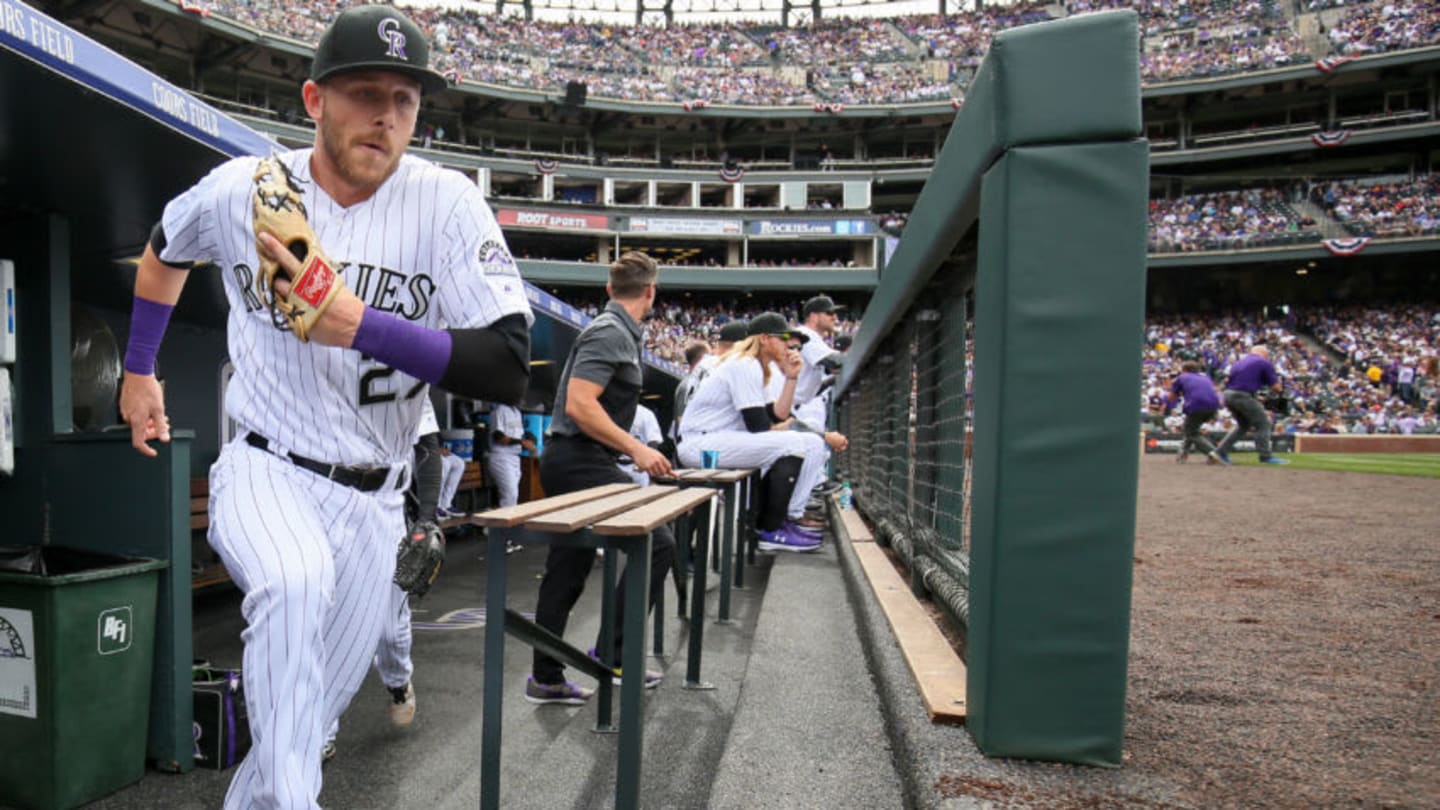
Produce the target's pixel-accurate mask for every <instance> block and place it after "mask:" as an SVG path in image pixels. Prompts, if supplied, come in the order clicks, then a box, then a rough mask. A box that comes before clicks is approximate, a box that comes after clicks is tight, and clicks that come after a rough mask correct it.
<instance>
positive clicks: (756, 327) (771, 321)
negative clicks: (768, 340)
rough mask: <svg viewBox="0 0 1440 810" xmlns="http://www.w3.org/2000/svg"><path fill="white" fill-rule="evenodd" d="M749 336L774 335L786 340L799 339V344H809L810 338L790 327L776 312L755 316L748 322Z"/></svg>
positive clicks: (783, 317)
mask: <svg viewBox="0 0 1440 810" xmlns="http://www.w3.org/2000/svg"><path fill="white" fill-rule="evenodd" d="M749 331H750V334H751V335H775V336H776V337H783V338H785V339H786V340H790V339H792V338H799V339H800V342H801V343H809V342H810V336H809V335H807V334H805V333H804V332H801V331H799V330H798V329H795V328H793V327H791V326H790V323H789V322H788V321H786V320H785V316H784V315H781V314H780V313H778V312H766V313H764V314H761V315H756V316H755V317H754V318H753V319H751V321H750V330H749Z"/></svg>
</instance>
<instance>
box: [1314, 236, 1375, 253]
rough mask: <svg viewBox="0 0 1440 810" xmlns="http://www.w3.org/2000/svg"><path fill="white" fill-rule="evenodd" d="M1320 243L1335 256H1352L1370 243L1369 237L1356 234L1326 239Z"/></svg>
mask: <svg viewBox="0 0 1440 810" xmlns="http://www.w3.org/2000/svg"><path fill="white" fill-rule="evenodd" d="M1320 244H1322V245H1324V246H1325V249H1326V250H1328V251H1330V253H1331V254H1332V255H1335V256H1354V255H1355V254H1356V253H1359V252H1360V251H1362V250H1364V249H1365V248H1366V246H1368V245H1369V244H1370V237H1368V236H1356V237H1352V238H1350V239H1326V240H1325V241H1324V242H1321V243H1320Z"/></svg>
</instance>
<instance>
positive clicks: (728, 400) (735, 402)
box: [680, 355, 770, 438]
mask: <svg viewBox="0 0 1440 810" xmlns="http://www.w3.org/2000/svg"><path fill="white" fill-rule="evenodd" d="M769 401H770V400H769V398H768V397H767V396H766V395H765V373H764V370H763V369H762V368H761V366H760V361H759V360H757V359H755V358H753V357H739V356H733V355H732V356H728V357H727V359H726V360H724V361H723V362H721V363H719V364H717V365H716V366H715V370H714V371H712V372H710V375H709V377H707V378H706V380H705V383H704V384H703V385H701V386H700V387H699V388H698V389H696V391H695V394H694V396H693V397H691V399H690V404H689V405H687V406H685V416H684V417H683V418H682V419H681V421H680V435H681V436H682V437H685V438H689V437H691V436H695V435H699V434H702V433H713V432H715V431H718V430H742V431H743V430H746V427H745V417H743V416H741V415H740V411H741V410H743V409H745V408H763V407H765V403H767V402H769Z"/></svg>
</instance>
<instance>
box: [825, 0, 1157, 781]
mask: <svg viewBox="0 0 1440 810" xmlns="http://www.w3.org/2000/svg"><path fill="white" fill-rule="evenodd" d="M1138 38H1139V32H1138V28H1137V24H1136V17H1135V15H1134V14H1133V13H1132V12H1128V11H1118V12H1104V13H1099V14H1089V15H1082V16H1079V17H1074V18H1070V19H1067V20H1062V21H1057V22H1049V23H1041V24H1037V25H1031V26H1025V27H1022V28H1018V29H1013V30H1010V31H1006V32H1003V33H1001V34H999V35H997V36H996V38H995V40H994V43H993V44H992V46H991V48H990V51H989V53H988V54H987V56H986V58H985V61H984V63H983V64H982V65H981V67H980V70H979V72H978V74H977V76H976V79H975V83H974V85H973V87H972V89H971V92H970V93H969V94H968V95H967V98H966V101H965V106H964V108H963V109H961V111H960V114H959V115H958V116H957V118H956V120H955V124H954V126H953V127H952V129H951V131H950V134H949V136H948V137H947V138H946V142H945V146H944V149H943V150H942V152H941V154H940V157H939V159H938V160H937V161H936V165H935V171H934V174H933V176H932V178H931V179H930V181H929V182H928V183H927V184H926V186H925V188H924V190H923V191H922V192H921V195H920V198H919V200H918V201H917V203H916V206H915V210H914V212H913V213H912V215H911V217H910V220H909V223H908V225H907V226H906V231H905V235H904V237H903V238H902V240H901V242H900V245H899V247H898V248H897V250H896V252H895V255H894V257H893V259H892V261H891V263H890V265H889V268H888V269H887V271H886V273H885V275H884V277H883V278H882V279H881V283H880V286H879V287H878V288H877V289H876V293H875V296H874V298H873V299H872V301H871V303H870V306H869V307H868V308H867V310H866V313H865V319H864V322H863V325H862V327H861V329H860V331H859V333H858V334H857V335H856V339H855V343H854V347H853V348H852V350H851V352H850V356H849V358H848V359H847V362H846V365H845V368H844V370H843V371H842V372H841V379H840V382H839V387H838V389H837V402H836V415H837V421H838V424H839V425H840V427H841V429H842V430H845V431H847V435H848V436H850V438H851V446H850V450H849V451H848V452H847V453H844V454H842V455H841V456H840V457H839V462H838V468H839V470H840V473H841V475H842V476H844V477H845V479H846V480H849V481H851V482H852V485H853V486H854V488H855V493H856V502H857V504H858V505H859V507H860V508H861V509H862V510H863V512H864V513H865V514H866V516H867V517H868V518H870V519H871V520H872V521H873V522H874V523H875V525H876V538H877V540H878V541H880V542H881V543H884V544H889V545H890V546H892V547H893V548H894V550H895V551H896V552H897V554H898V555H899V556H900V557H901V559H902V560H903V561H904V562H905V564H906V565H907V566H909V568H910V573H911V585H912V587H913V588H914V589H915V590H916V591H917V592H920V593H922V594H928V595H930V596H932V597H933V598H935V599H936V601H937V602H939V603H940V604H942V605H944V606H945V608H946V609H947V610H948V611H949V612H950V613H951V614H952V615H953V616H954V617H955V618H956V619H958V620H960V621H961V622H963V623H964V625H965V637H966V649H965V650H964V651H963V652H964V654H965V656H966V660H967V664H968V670H969V675H968V678H969V683H968V692H969V711H970V713H969V718H968V724H969V728H970V731H971V733H972V734H973V736H974V737H975V740H976V742H977V743H978V744H979V746H980V748H981V750H983V751H984V752H986V753H987V754H991V755H996V756H1014V757H1024V758H1030V759H1045V760H1056V761H1064V762H1075V763H1085V764H1092V765H1103V766H1118V765H1119V764H1120V753H1121V739H1122V736H1123V732H1124V708H1125V678H1126V660H1127V656H1128V639H1129V625H1130V601H1129V599H1130V576H1131V571H1130V565H1131V559H1132V549H1133V546H1134V534H1135V526H1134V520H1135V501H1136V475H1137V472H1138V453H1137V451H1136V446H1135V437H1134V434H1135V431H1134V410H1135V402H1137V401H1138V397H1139V382H1138V380H1139V378H1140V376H1139V373H1138V372H1139V368H1138V363H1139V359H1138V356H1137V355H1136V353H1135V351H1134V347H1135V345H1136V344H1137V342H1138V341H1139V340H1140V339H1141V336H1142V324H1143V314H1144V283H1145V275H1144V272H1145V258H1146V257H1145V251H1146V243H1145V240H1146V189H1147V172H1148V165H1147V161H1148V150H1147V148H1146V144H1145V142H1144V141H1143V140H1141V139H1140V135H1141V119H1140V80H1139V66H1138V48H1137V46H1136V43H1137V42H1138ZM972 355H973V360H972V359H971V358H972Z"/></svg>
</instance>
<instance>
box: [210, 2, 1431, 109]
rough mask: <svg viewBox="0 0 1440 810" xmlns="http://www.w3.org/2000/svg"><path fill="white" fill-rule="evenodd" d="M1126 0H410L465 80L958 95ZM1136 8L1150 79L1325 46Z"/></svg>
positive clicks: (1351, 43)
mask: <svg viewBox="0 0 1440 810" xmlns="http://www.w3.org/2000/svg"><path fill="white" fill-rule="evenodd" d="M1320 2H1321V3H1322V4H1323V5H1325V6H1328V5H1331V3H1330V2H1328V0H1320ZM342 5H343V4H341V3H339V2H336V0H302V2H299V3H295V4H280V3H253V2H248V0H205V2H204V3H203V4H202V6H203V8H204V11H205V12H206V13H208V14H213V15H216V16H219V17H225V18H228V19H231V20H234V21H236V22H239V23H241V24H243V25H247V26H250V27H252V28H255V29H258V30H260V31H263V32H266V33H269V34H273V35H279V36H282V37H286V38H288V39H292V40H297V41H299V42H301V43H306V44H309V43H313V42H314V41H315V40H316V39H317V38H318V37H319V34H320V32H321V30H323V28H324V25H325V23H326V22H328V21H329V20H330V19H331V18H332V17H333V16H334V15H335V14H336V13H337V11H338V10H339V8H340V7H341V6H342ZM1135 5H1136V4H1133V3H1130V2H1125V1H1124V0H1069V2H1067V3H1064V4H1063V6H1054V5H1049V4H1043V3H1030V4H1018V5H1009V6H998V7H992V6H987V7H984V8H981V9H978V10H974V11H961V12H957V13H953V14H947V15H943V16H942V15H916V16H907V17H895V18H890V19H848V18H838V19H825V20H821V21H820V22H817V23H815V24H813V25H809V26H801V27H790V28H786V27H782V26H780V25H778V24H776V23H773V22H768V23H767V22H746V23H734V22H709V23H703V24H688V25H673V26H670V27H668V28H661V27H655V26H649V25H643V26H633V25H614V24H601V23H586V22H580V21H568V22H543V21H530V22H527V21H525V20H523V19H522V18H520V17H517V16H494V15H491V14H484V13H480V12H479V11H478V10H472V9H462V8H459V7H453V6H452V7H447V8H445V9H440V8H422V7H412V8H410V13H411V14H412V15H413V16H414V17H415V18H416V20H417V22H419V23H420V24H421V25H422V26H423V27H424V28H425V29H426V30H427V31H428V32H429V33H430V34H431V36H432V38H433V40H434V43H435V48H434V56H433V59H432V61H433V63H434V67H435V68H436V69H438V70H441V71H443V72H446V73H449V74H451V75H453V76H455V77H457V78H462V79H466V80H469V81H474V82H482V83H487V84H495V85H501V86H505V87H512V88H519V89H526V90H536V89H539V90H542V91H545V92H552V93H558V92H564V90H565V87H566V84H567V83H568V82H572V81H578V82H583V83H585V84H586V85H587V87H588V90H589V95H590V96H594V97H602V98H615V99H623V100H629V101H647V102H659V103H679V104H685V103H687V102H694V101H704V102H706V103H716V104H740V105H765V106H776V105H785V106H794V105H801V106H813V105H836V104H839V105H858V104H907V103H919V102H935V101H946V100H950V99H955V100H957V101H958V100H960V99H962V98H963V96H964V90H965V84H966V82H967V81H968V79H969V78H970V74H971V72H972V70H973V68H974V67H975V65H977V64H979V61H980V58H981V57H982V56H983V55H984V52H985V50H986V49H987V48H988V47H989V43H990V38H991V36H993V34H994V33H995V32H996V31H1000V30H1003V29H1005V28H1009V27H1014V26H1017V25H1025V24H1029V23H1033V22H1041V21H1044V20H1048V19H1052V15H1053V14H1061V15H1066V14H1079V13H1084V12H1086V11H1093V10H1098V9H1102V8H1131V7H1133V6H1135ZM1313 5H1314V4H1313V3H1312V6H1313ZM1137 10H1138V11H1139V12H1140V15H1141V25H1142V30H1143V31H1144V34H1145V39H1144V42H1143V43H1142V55H1141V68H1142V76H1143V78H1144V80H1145V81H1146V82H1149V83H1157V82H1169V81H1176V80H1181V79H1195V78H1205V77H1213V76H1221V75H1229V74H1234V73H1243V72H1253V71H1261V70H1269V69H1273V68H1278V67H1285V66H1292V65H1299V64H1305V63H1308V62H1310V61H1311V60H1313V59H1315V58H1318V57H1322V56H1326V55H1327V53H1325V52H1323V48H1324V47H1325V42H1326V40H1324V39H1321V40H1316V41H1314V42H1312V43H1311V44H1309V45H1307V43H1306V41H1305V40H1304V39H1302V37H1301V36H1300V35H1299V31H1298V27H1297V25H1296V22H1295V20H1294V19H1293V17H1292V16H1291V15H1287V13H1286V12H1285V11H1284V8H1283V6H1282V4H1280V3H1279V2H1276V0H1191V1H1190V2H1179V1H1178V0H1149V2H1145V3H1142V4H1139V6H1138V9H1137ZM1303 11H1304V12H1305V13H1314V12H1312V11H1311V10H1310V9H1304V10H1303ZM1329 13H1331V14H1335V13H1337V12H1335V11H1331V12H1329ZM1328 42H1329V43H1330V44H1331V47H1332V48H1333V53H1334V54H1336V55H1363V54H1369V53H1379V52H1388V51H1393V50H1400V49H1406V48H1417V47H1425V46H1429V45H1434V44H1436V43H1437V42H1440V9H1437V8H1435V7H1434V4H1432V3H1427V2H1425V0H1402V1H1401V2H1386V3H1380V2H1374V3H1366V4H1355V5H1354V7H1352V8H1347V9H1345V11H1344V15H1343V17H1342V18H1341V19H1340V20H1339V22H1337V23H1336V24H1335V25H1334V26H1333V27H1331V28H1330V29H1329V31H1328ZM827 109H832V111H834V110H833V108H830V107H827Z"/></svg>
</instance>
